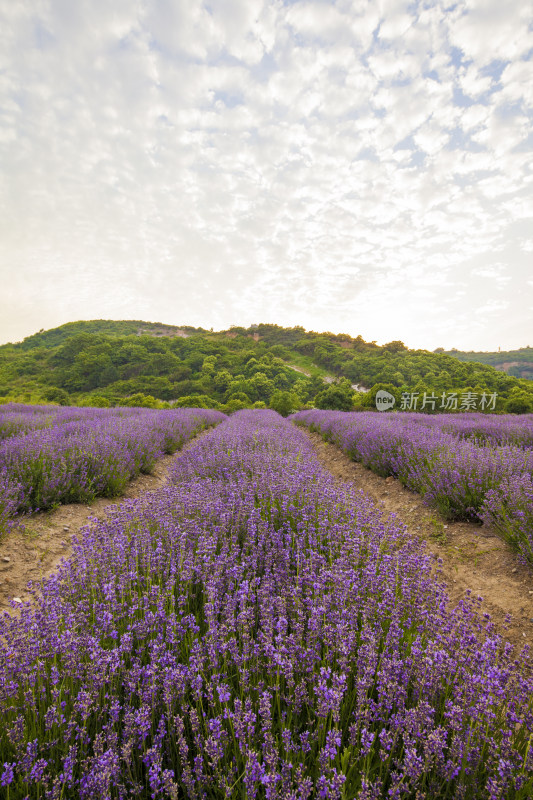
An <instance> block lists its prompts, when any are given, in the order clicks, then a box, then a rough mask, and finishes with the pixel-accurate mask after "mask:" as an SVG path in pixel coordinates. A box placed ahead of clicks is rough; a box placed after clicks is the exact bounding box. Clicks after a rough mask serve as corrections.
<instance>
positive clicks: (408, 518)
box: [300, 428, 533, 649]
mask: <svg viewBox="0 0 533 800" xmlns="http://www.w3.org/2000/svg"><path fill="white" fill-rule="evenodd" d="M300 430H302V431H304V432H306V433H307V435H308V436H309V438H310V440H311V442H312V444H313V446H314V448H315V450H316V453H317V456H318V458H319V460H320V462H321V463H322V465H323V466H324V467H326V469H328V470H329V471H330V472H331V473H332V474H333V476H334V477H335V478H337V479H338V480H340V481H343V482H348V481H349V482H352V483H353V484H354V489H357V490H359V489H363V491H364V492H366V494H369V495H370V496H371V497H372V498H373V499H374V500H375V502H376V503H377V505H378V506H379V507H380V508H382V509H383V511H384V512H385V513H388V514H395V515H396V517H397V518H398V519H400V520H401V521H402V522H404V523H405V524H406V525H407V526H408V529H409V530H410V531H411V532H412V533H413V534H414V535H415V536H417V537H420V538H421V539H423V540H424V541H425V542H426V544H427V546H428V548H429V550H430V551H431V552H432V553H433V554H434V555H435V556H436V557H438V558H440V559H441V560H442V574H443V578H444V581H445V582H446V584H447V586H448V592H449V596H450V600H451V602H452V603H453V605H455V604H456V603H457V602H458V601H459V600H461V598H462V597H464V596H465V592H466V590H467V589H470V590H471V591H472V593H473V594H474V595H475V596H481V597H482V598H483V604H482V611H483V612H487V613H488V614H490V615H491V617H492V621H493V622H494V624H495V626H496V629H497V630H498V631H499V632H500V633H502V635H504V636H505V638H506V639H507V640H508V641H510V642H511V643H512V644H514V645H517V646H518V647H520V649H521V647H522V646H523V645H524V644H526V643H527V644H529V645H530V646H531V645H533V572H532V570H531V569H530V568H529V567H527V566H524V565H523V564H522V563H521V561H520V558H519V557H518V556H517V555H516V553H514V551H512V550H511V549H510V548H509V547H508V545H507V544H506V543H505V542H503V541H502V540H501V539H500V538H499V537H498V536H497V535H496V534H495V533H494V532H493V531H491V529H490V528H487V527H486V526H484V525H474V524H472V523H465V522H446V521H445V520H444V519H443V518H442V517H441V516H440V515H439V514H438V513H437V512H436V511H432V510H431V509H429V508H428V507H427V506H425V505H423V503H422V499H421V497H420V495H418V494H416V493H415V492H411V491H410V490H408V489H405V488H404V487H403V486H402V485H401V483H400V481H399V480H397V479H396V478H380V477H379V476H378V475H375V474H374V473H373V472H371V471H370V470H369V469H366V467H363V465H362V464H359V463H357V462H354V461H351V459H350V458H348V456H347V455H345V454H344V453H343V452H342V451H341V450H340V449H339V448H338V447H335V446H334V445H331V444H328V443H327V442H325V441H324V440H323V439H322V437H321V436H320V434H318V433H311V432H309V431H306V429H305V428H300ZM508 614H509V615H512V620H511V622H510V623H509V626H508V627H507V625H506V622H505V618H506V616H507V615H508Z"/></svg>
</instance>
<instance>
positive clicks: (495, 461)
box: [292, 410, 533, 521]
mask: <svg viewBox="0 0 533 800" xmlns="http://www.w3.org/2000/svg"><path fill="white" fill-rule="evenodd" d="M452 416H453V419H452V420H450V419H449V418H447V417H452ZM472 416H474V415H472ZM478 416H481V415H478ZM292 419H293V420H294V422H296V423H297V424H300V425H305V426H307V427H309V428H311V429H312V430H317V431H319V432H320V433H321V434H322V435H323V436H324V438H326V439H327V440H329V441H331V442H333V443H335V444H337V445H338V446H339V447H341V448H342V449H343V450H344V451H345V452H346V453H347V454H348V455H350V457H351V458H353V459H354V460H357V461H361V462H362V463H363V464H364V465H365V466H367V467H369V468H370V469H372V470H374V471H375V472H376V473H377V474H379V475H382V476H386V475H394V476H396V477H398V478H399V479H400V481H401V482H402V483H403V484H404V485H405V486H407V487H408V488H409V489H412V490H414V491H417V492H419V493H420V494H421V495H422V496H423V498H424V501H425V502H426V503H427V504H428V505H431V506H433V507H434V508H437V510H438V511H440V513H442V514H443V515H444V516H445V517H446V518H447V519H467V520H473V521H480V520H481V518H482V516H483V508H484V503H485V498H486V496H487V492H489V491H490V490H492V489H495V488H496V487H498V486H499V485H500V484H501V483H502V481H503V480H507V479H508V478H510V477H511V476H517V475H522V474H525V473H526V474H531V472H532V471H533V450H532V449H531V448H530V447H528V446H524V447H519V446H517V445H511V444H500V442H506V441H507V442H508V441H511V440H513V436H514V435H513V430H514V428H513V426H516V430H517V431H521V432H522V433H520V436H522V438H523V439H524V440H525V439H526V438H527V437H526V436H525V433H524V430H525V428H524V425H523V424H522V423H521V421H520V422H518V421H515V418H513V419H512V420H509V419H508V418H503V420H502V418H498V421H500V420H502V421H501V423H500V424H501V425H502V432H501V435H497V432H496V430H495V425H496V424H497V423H496V422H494V421H492V420H490V421H489V423H487V425H490V426H492V432H493V434H494V435H493V437H492V441H493V443H492V444H491V443H489V440H488V437H486V438H485V439H484V440H481V439H480V438H479V436H476V437H473V438H472V439H471V438H469V437H465V435H464V432H465V429H468V430H470V431H471V430H472V428H471V427H469V426H470V423H469V422H468V421H466V422H464V423H463V421H462V419H461V417H460V415H440V416H439V417H430V416H428V415H424V414H401V415H400V414H387V415H381V414H376V413H371V412H368V413H358V414H350V413H345V412H341V411H319V410H313V411H302V412H300V413H298V414H295V415H293V417H292ZM483 422H484V421H483V420H481V421H477V422H476V423H475V424H476V425H477V428H476V430H478V432H479V425H480V424H481V423H483ZM453 431H455V434H454V432H453ZM520 436H519V435H518V434H517V436H516V437H514V438H515V439H516V440H518V439H519V438H520Z"/></svg>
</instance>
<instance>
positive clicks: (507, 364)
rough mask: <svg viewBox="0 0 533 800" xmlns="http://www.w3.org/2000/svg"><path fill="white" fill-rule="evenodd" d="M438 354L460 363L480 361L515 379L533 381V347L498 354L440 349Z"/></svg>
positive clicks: (437, 351)
mask: <svg viewBox="0 0 533 800" xmlns="http://www.w3.org/2000/svg"><path fill="white" fill-rule="evenodd" d="M435 352H436V353H446V354H447V355H450V356H453V357H454V358H458V359H459V361H478V362H480V363H481V364H489V365H490V366H491V367H495V369H498V370H502V371H503V372H506V373H507V374H508V375H512V376H513V377H515V378H526V379H528V380H533V347H529V346H528V347H521V348H519V349H518V350H506V351H500V350H499V351H498V352H497V353H495V352H494V353H478V352H475V351H472V350H470V351H463V350H455V349H453V350H444V348H442V347H440V348H438V349H437V350H436V351H435Z"/></svg>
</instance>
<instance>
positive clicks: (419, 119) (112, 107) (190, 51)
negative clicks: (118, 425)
mask: <svg viewBox="0 0 533 800" xmlns="http://www.w3.org/2000/svg"><path fill="white" fill-rule="evenodd" d="M532 27H533V22H532V12H531V6H530V4H528V3H524V2H523V0H507V2H506V3H505V4H503V3H501V0H458V2H454V3H452V2H440V1H436V2H432V1H431V0H428V1H427V2H402V1H400V0H377V2H376V0H336V2H318V1H316V2H307V1H306V0H302V2H285V3H284V2H282V1H281V0H211V2H209V3H207V2H205V3H204V2H200V1H199V0H142V1H141V0H138V2H135V0H133V1H132V0H123V1H122V2H121V0H114V2H112V3H109V2H107V0H106V2H103V0H76V2H72V0H41V1H40V2H37V0H35V2H34V1H33V0H18V2H16V3H14V2H11V0H0V96H1V101H2V102H1V116H0V161H1V169H2V181H1V182H0V206H1V208H0V210H1V214H0V226H1V228H2V232H1V237H0V264H1V270H2V274H1V277H2V285H3V291H2V293H1V297H0V326H1V329H0V338H1V339H2V340H3V341H5V340H7V339H12V340H13V339H17V338H20V337H22V336H24V335H27V334H29V333H31V332H33V331H34V330H36V329H38V328H40V327H49V326H51V325H57V324H60V323H62V322H65V321H67V320H69V319H79V318H95V317H108V318H109V317H112V318H128V317H129V318H144V319H152V320H161V321H166V322H174V323H183V324H193V325H204V326H211V325H213V326H214V327H215V328H217V327H223V326H227V325H229V324H230V323H232V322H237V323H241V324H249V323H250V322H255V321H273V322H278V323H280V324H286V325H293V324H302V325H304V326H306V327H308V328H313V329H315V330H317V329H318V330H323V329H330V330H336V331H339V330H343V331H346V332H349V333H352V334H354V335H355V334H357V333H361V334H362V335H363V336H365V337H366V338H369V339H376V340H378V341H386V340H389V339H392V338H403V339H404V340H405V341H406V342H407V343H408V344H410V345H411V346H419V347H436V346H438V345H445V346H453V345H455V346H458V347H465V348H470V347H472V348H476V347H477V348H484V349H488V348H494V347H497V346H498V345H501V346H502V347H516V346H520V345H521V344H526V343H527V337H528V327H527V326H528V323H529V320H530V318H531V312H532V310H533V301H532V294H531V292H532V286H531V252H532V246H531V229H532V227H531V226H532V222H533V220H532V216H533V211H532V205H531V192H532V172H531V163H532V158H531V149H532V146H533V141H532V138H531V122H532V106H533V89H532V87H533V81H532V75H531V58H532V53H533V33H532Z"/></svg>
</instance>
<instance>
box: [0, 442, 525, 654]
mask: <svg viewBox="0 0 533 800" xmlns="http://www.w3.org/2000/svg"><path fill="white" fill-rule="evenodd" d="M300 430H301V431H302V433H304V434H306V435H307V436H308V437H309V439H310V441H311V443H312V445H313V447H314V449H315V452H316V454H317V457H318V458H319V460H320V462H321V464H322V465H323V466H324V467H325V468H326V469H327V470H329V472H330V473H331V474H332V475H333V477H334V478H335V479H337V480H338V481H341V482H344V483H346V482H347V483H351V484H353V487H354V491H360V490H362V491H364V492H365V493H366V494H368V495H370V497H371V498H372V499H373V500H374V501H375V503H376V505H377V507H378V508H379V509H380V510H381V511H383V512H384V513H385V515H388V514H394V515H395V516H396V517H397V519H399V520H400V521H401V522H403V523H405V524H406V525H407V528H408V530H409V532H410V533H412V535H414V536H415V537H417V538H419V539H421V540H423V541H425V543H426V545H427V547H428V549H429V550H430V552H431V553H433V554H434V555H435V557H436V559H440V560H441V562H442V565H441V576H442V579H443V580H444V582H445V583H446V584H447V587H448V593H449V596H450V603H451V605H455V604H457V603H458V602H459V601H460V600H461V599H462V598H463V597H465V593H466V591H467V590H468V589H470V590H471V591H472V594H473V595H474V596H481V597H482V598H483V602H482V606H481V610H482V612H486V613H488V614H490V615H491V617H492V621H493V623H494V625H495V627H496V630H497V631H498V632H500V633H502V635H504V636H505V638H506V639H507V640H508V641H510V642H511V643H512V644H514V645H516V646H517V647H519V648H520V649H521V647H522V646H523V645H524V644H526V643H527V644H529V645H532V644H533V573H532V571H531V569H530V568H529V567H527V566H525V565H524V564H523V563H522V562H521V560H520V558H519V556H517V555H516V553H514V552H513V551H512V550H511V549H510V548H509V546H508V545H507V544H506V543H505V542H503V541H502V540H501V539H500V538H499V537H498V536H497V535H496V534H495V533H494V531H492V530H491V529H490V528H487V527H486V526H484V525H483V526H481V525H474V524H471V523H463V522H461V523H457V522H456V523H452V522H449V523H447V522H446V521H444V520H443V519H442V518H441V517H440V516H439V515H438V514H437V513H436V512H434V511H431V510H430V509H428V508H427V507H426V506H424V504H423V503H422V499H421V498H420V496H419V495H418V494H416V493H414V492H411V491H409V490H408V489H405V488H404V487H403V486H402V485H401V484H400V482H399V481H398V480H397V479H396V478H380V477H379V476H378V475H375V474H374V473H373V472H371V471H370V470H368V469H366V468H365V467H363V466H362V464H359V463H356V462H354V461H352V460H351V459H350V458H349V457H348V456H347V455H345V453H343V452H342V451H341V450H340V449H339V448H337V447H335V446H334V445H331V444H329V443H327V442H325V441H324V440H323V439H322V437H321V436H320V435H319V434H318V433H311V432H309V431H307V430H305V429H303V428H300ZM206 433H207V431H202V432H201V433H200V434H199V436H197V437H196V438H194V439H192V440H191V441H190V442H188V443H187V444H186V445H185V447H184V448H183V450H181V451H180V452H178V453H175V454H174V455H172V456H164V457H163V458H161V459H160V460H159V461H158V462H157V463H156V465H155V468H154V471H153V473H152V474H151V475H140V476H139V477H137V478H135V479H134V480H132V481H131V482H130V484H129V485H128V487H127V489H126V491H125V492H124V495H122V496H121V497H120V498H118V499H117V500H115V501H110V500H109V499H107V498H99V499H97V500H95V501H93V502H92V503H91V504H90V505H79V504H72V505H65V506H60V507H59V508H57V509H55V510H53V511H51V512H44V513H39V514H34V515H32V516H30V517H27V518H26V519H23V520H22V521H21V525H20V526H19V527H16V528H14V529H13V530H12V531H11V532H10V533H9V535H7V536H6V537H4V538H3V539H2V541H0V613H1V612H3V611H7V612H9V613H14V610H13V606H12V604H11V598H14V597H17V598H19V599H20V600H22V601H25V600H30V599H31V594H30V593H29V592H28V589H27V587H28V582H29V581H34V582H38V581H39V580H41V579H42V578H45V577H48V576H50V575H51V574H52V573H53V572H54V571H55V570H56V569H57V568H58V566H59V564H60V563H61V561H62V560H63V559H66V558H68V557H69V556H70V555H71V553H72V539H73V538H75V537H77V536H79V535H80V532H81V530H82V528H83V527H84V526H85V525H87V524H88V523H89V522H90V521H91V519H93V518H96V517H104V516H105V514H106V509H107V508H109V507H113V506H117V505H120V503H122V502H123V501H124V500H128V499H134V498H139V497H142V496H145V495H147V494H148V493H149V492H151V491H154V490H155V489H158V488H160V487H162V486H163V485H164V484H165V483H166V480H167V476H168V471H169V468H170V467H171V465H172V464H173V463H174V462H175V460H176V459H177V458H179V457H180V455H181V453H183V452H184V451H185V450H187V449H188V448H189V447H191V446H192V445H193V444H194V443H195V442H197V441H198V439H199V438H200V437H201V436H204V435H205V434H206ZM6 559H7V560H6ZM15 613H16V612H15ZM508 615H511V621H510V622H506V617H507V616H508Z"/></svg>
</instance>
